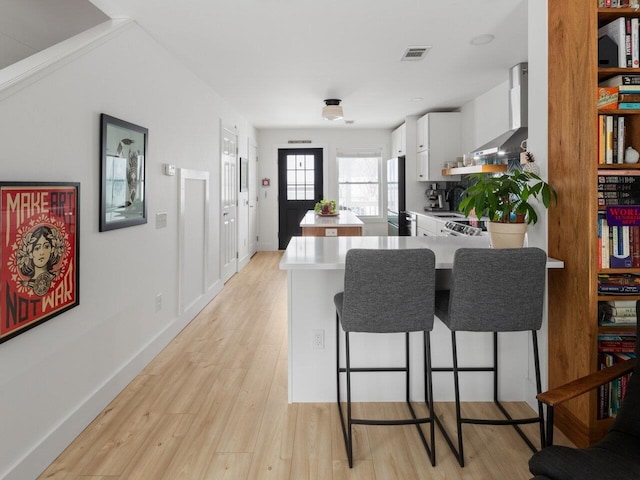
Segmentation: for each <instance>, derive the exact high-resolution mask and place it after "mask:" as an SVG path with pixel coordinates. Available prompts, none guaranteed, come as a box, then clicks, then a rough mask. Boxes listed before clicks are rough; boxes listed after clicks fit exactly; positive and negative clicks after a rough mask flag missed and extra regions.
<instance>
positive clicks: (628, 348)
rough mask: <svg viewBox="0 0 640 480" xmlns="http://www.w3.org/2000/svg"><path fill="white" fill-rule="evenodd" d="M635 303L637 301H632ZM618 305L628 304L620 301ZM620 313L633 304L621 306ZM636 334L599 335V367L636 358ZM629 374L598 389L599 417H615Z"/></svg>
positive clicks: (613, 333)
mask: <svg viewBox="0 0 640 480" xmlns="http://www.w3.org/2000/svg"><path fill="white" fill-rule="evenodd" d="M632 303H633V304H635V301H634V302H632ZM618 305H628V304H627V303H623V302H618ZM617 308H618V313H622V312H623V311H624V310H620V309H625V308H635V305H634V306H633V307H631V306H619V307H617ZM598 309H600V306H598ZM635 345H636V335H635V332H634V333H627V332H619V333H615V332H612V333H607V334H600V335H598V368H600V369H603V368H606V367H610V366H613V365H615V364H616V363H620V362H624V361H626V360H628V359H630V358H635V357H636V355H635ZM629 377H630V374H629V375H625V376H623V377H620V378H618V379H616V380H614V381H612V382H610V383H608V384H605V385H602V386H601V387H600V388H599V389H598V419H604V418H609V417H615V416H616V414H617V413H618V409H619V408H620V404H621V403H622V399H623V398H624V396H625V393H626V388H627V383H628V381H629Z"/></svg>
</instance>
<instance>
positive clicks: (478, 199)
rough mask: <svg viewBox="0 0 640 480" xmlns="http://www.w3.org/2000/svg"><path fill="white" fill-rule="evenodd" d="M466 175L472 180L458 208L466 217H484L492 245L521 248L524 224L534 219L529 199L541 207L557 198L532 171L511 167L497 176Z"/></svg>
mask: <svg viewBox="0 0 640 480" xmlns="http://www.w3.org/2000/svg"><path fill="white" fill-rule="evenodd" d="M470 177H471V178H472V180H473V183H472V185H471V186H469V187H468V188H467V189H466V190H465V191H464V192H462V196H463V199H462V201H461V202H460V206H459V210H460V211H461V212H463V213H464V214H465V215H466V216H467V217H469V216H470V215H475V216H476V217H477V218H481V217H486V218H488V220H489V223H488V225H487V230H488V231H489V235H490V237H491V245H492V246H493V247H494V248H513V247H522V245H523V244H524V236H525V233H526V232H527V225H528V224H535V223H536V222H537V221H538V214H537V212H536V210H535V208H534V207H533V205H532V204H531V203H529V202H530V201H531V200H533V199H536V200H537V201H538V202H539V203H541V204H542V205H544V207H545V208H548V207H549V205H550V204H551V201H552V200H553V201H557V193H556V191H555V190H554V189H553V187H551V185H549V184H548V183H547V182H545V181H544V180H542V178H540V177H539V176H538V175H537V174H535V173H533V172H527V171H521V170H514V171H513V172H508V173H503V174H501V175H499V176H490V175H486V174H480V173H474V174H471V175H470ZM504 232H506V233H504ZM496 233H497V234H498V235H496ZM503 233H504V235H506V237H504V235H503Z"/></svg>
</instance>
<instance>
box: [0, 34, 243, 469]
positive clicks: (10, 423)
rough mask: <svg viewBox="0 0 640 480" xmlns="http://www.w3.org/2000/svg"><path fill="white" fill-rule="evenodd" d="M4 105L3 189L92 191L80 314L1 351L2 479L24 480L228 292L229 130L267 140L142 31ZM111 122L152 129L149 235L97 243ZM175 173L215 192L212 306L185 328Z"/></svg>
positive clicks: (31, 83) (111, 40) (97, 48)
mask: <svg viewBox="0 0 640 480" xmlns="http://www.w3.org/2000/svg"><path fill="white" fill-rule="evenodd" d="M34 79H35V80H34ZM0 93H2V95H0V145H1V146H2V148H0V165H2V180H4V181H8V180H11V181H73V182H80V183H81V203H80V305H79V306H77V307H75V308H73V309H72V310H70V311H68V312H66V313H64V314H62V315H60V316H58V317H55V318H53V319H51V320H49V321H48V322H46V323H44V324H42V325H40V326H38V327H36V328H33V329H31V330H29V331H28V332H26V333H24V334H21V335H19V336H17V337H15V338H13V339H11V340H9V341H7V342H5V343H3V344H0V411H1V412H3V415H2V428H0V478H4V479H7V480H8V479H21V480H22V479H26V478H34V477H35V476H37V474H38V473H39V472H40V471H41V470H42V469H44V468H45V467H46V466H47V465H48V464H49V463H50V462H51V461H52V460H53V459H54V458H55V457H56V456H57V455H58V454H59V453H60V452H61V450H62V449H63V448H64V447H65V446H66V445H67V444H68V443H69V442H70V441H71V440H72V439H73V438H74V437H75V436H76V435H77V434H78V433H79V432H80V431H81V430H82V429H83V428H84V427H85V426H86V425H87V423H88V422H90V421H91V420H92V419H93V418H94V417H95V416H96V415H97V414H98V413H99V412H100V411H101V410H102V409H103V408H104V407H105V406H106V405H107V404H108V402H109V401H111V400H112V399H113V398H114V397H115V395H116V394H117V393H119V392H120V391H121V389H122V388H123V387H124V386H125V385H126V384H127V383H128V382H129V381H130V380H131V379H132V378H133V377H134V376H135V375H136V374H137V373H138V372H139V371H140V370H141V369H142V368H143V367H144V366H145V365H146V363H148V361H149V360H150V359H151V358H153V356H155V355H156V354H157V353H158V352H159V351H160V349H161V348H163V347H164V346H165V345H166V344H167V343H168V342H169V341H170V340H171V339H172V338H173V337H174V336H175V335H176V334H177V333H178V332H179V331H180V329H182V328H183V327H184V325H185V324H186V323H188V321H190V320H191V319H192V318H193V317H194V316H195V314H196V313H197V311H198V310H199V309H201V308H202V307H203V306H204V305H206V303H207V302H208V301H210V299H211V298H213V296H214V295H215V294H216V293H217V292H218V291H219V290H220V289H221V285H220V281H219V278H220V276H219V265H220V262H219V257H218V255H219V253H218V252H219V240H218V230H219V229H218V224H219V203H220V202H219V191H220V189H219V182H220V175H219V159H220V142H219V138H220V123H221V121H224V122H225V123H226V124H233V125H236V126H237V128H238V129H239V132H240V145H241V146H242V145H243V144H244V145H247V144H248V139H249V137H252V138H253V139H255V132H254V131H253V130H252V128H251V127H250V126H249V125H248V124H247V123H246V122H245V121H244V120H243V119H242V118H240V117H239V116H238V115H237V114H235V112H234V111H233V110H232V109H231V108H230V107H229V106H228V105H226V104H225V103H224V102H223V101H222V100H221V99H220V98H219V97H218V96H217V95H216V94H215V93H214V92H213V91H211V90H210V89H209V88H208V87H206V86H205V85H204V84H203V83H202V82H201V81H200V80H199V79H198V78H196V77H195V76H194V75H193V74H191V73H190V72H188V71H187V70H186V69H184V68H183V67H182V66H181V65H180V64H178V63H177V62H176V61H175V60H174V59H173V57H171V56H170V55H169V54H168V53H166V51H165V50H163V49H162V48H160V47H159V46H158V44H157V43H156V42H155V41H154V40H152V39H151V38H150V37H149V36H148V35H147V34H146V33H145V32H144V31H143V30H142V29H141V28H139V27H138V26H137V25H136V24H135V23H130V24H128V25H127V26H126V27H124V28H121V29H120V30H118V31H117V32H115V33H114V34H112V35H111V36H109V37H108V38H103V39H102V40H100V41H99V42H96V43H95V44H94V45H92V46H91V48H85V49H84V50H82V53H81V54H76V55H73V56H72V57H70V59H67V60H65V61H62V62H59V63H58V64H57V65H56V66H55V68H49V69H48V70H47V73H46V74H40V75H37V76H35V77H33V76H32V77H30V79H27V80H25V81H23V82H22V83H20V84H19V85H17V86H12V87H11V89H10V92H7V91H5V92H0ZM103 112H104V113H108V114H110V115H112V116H115V117H118V118H122V119H124V120H127V121H130V122H132V123H135V124H138V125H142V126H145V127H147V128H148V129H149V148H148V154H147V199H148V218H149V223H147V224H145V225H141V226H136V227H130V228H126V229H119V230H114V231H109V232H104V233H99V232H98V208H99V198H98V196H99V177H100V161H99V151H100V150H99V138H100V137H99V118H100V113H103ZM241 154H242V155H246V151H245V152H242V151H241ZM163 163H173V164H176V165H177V166H178V167H183V168H188V169H193V170H201V171H207V172H209V175H210V179H211V182H210V187H211V188H210V198H211V219H210V225H211V228H210V230H211V231H210V232H209V236H210V245H209V250H208V251H209V252H210V254H209V258H206V259H204V262H205V263H206V265H207V268H208V269H209V270H210V280H211V281H210V285H208V286H207V291H206V293H205V294H204V295H202V296H201V298H188V299H185V300H186V302H185V303H186V304H192V307H191V308H190V309H188V310H187V311H185V312H184V313H183V314H181V315H180V316H178V313H177V312H178V305H177V298H176V297H177V291H178V281H179V280H178V271H177V270H178V268H177V266H178V254H179V252H178V246H177V241H178V230H177V224H178V218H177V213H178V210H177V208H178V184H177V177H169V176H164V175H163V174H162V170H161V166H162V164H163ZM198 198H200V197H198ZM158 212H167V214H168V226H167V227H166V228H161V229H156V227H155V223H154V216H155V214H156V213H158ZM186 247H187V248H188V247H189V245H188V244H187V246H186ZM200 268H201V267H200ZM189 275H193V272H189V271H186V272H185V276H186V277H188V276H189ZM158 293H161V294H162V296H163V300H162V305H163V306H162V309H161V310H160V311H159V312H158V313H155V312H154V298H155V296H156V294H158ZM0 315H1V314H0Z"/></svg>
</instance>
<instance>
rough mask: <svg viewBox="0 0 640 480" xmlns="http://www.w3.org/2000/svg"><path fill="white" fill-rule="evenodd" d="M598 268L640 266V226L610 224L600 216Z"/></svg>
mask: <svg viewBox="0 0 640 480" xmlns="http://www.w3.org/2000/svg"><path fill="white" fill-rule="evenodd" d="M598 268H640V227H638V226H615V225H611V226H610V225H609V224H608V223H607V219H606V217H605V216H604V215H600V216H598ZM603 288H605V287H604V286H603ZM613 290H615V289H613ZM639 291H640V290H639ZM603 293H604V291H603ZM614 293H619V292H614Z"/></svg>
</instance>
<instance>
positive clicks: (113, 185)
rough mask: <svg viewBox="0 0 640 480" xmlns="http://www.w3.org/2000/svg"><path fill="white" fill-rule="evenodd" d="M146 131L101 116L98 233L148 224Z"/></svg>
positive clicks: (137, 126) (147, 135)
mask: <svg viewBox="0 0 640 480" xmlns="http://www.w3.org/2000/svg"><path fill="white" fill-rule="evenodd" d="M148 137H149V130H148V129H147V128H145V127H141V126H140V125H135V124H133V123H130V122H127V121H125V120H121V119H119V118H115V117H112V116H110V115H107V114H106V113H103V114H101V115H100V162H101V168H100V231H101V232H105V231H108V230H114V229H117V228H125V227H131V226H134V225H141V224H144V223H147V196H146V164H147V161H146V160H147V158H146V155H147V149H148V141H149V140H148Z"/></svg>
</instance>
